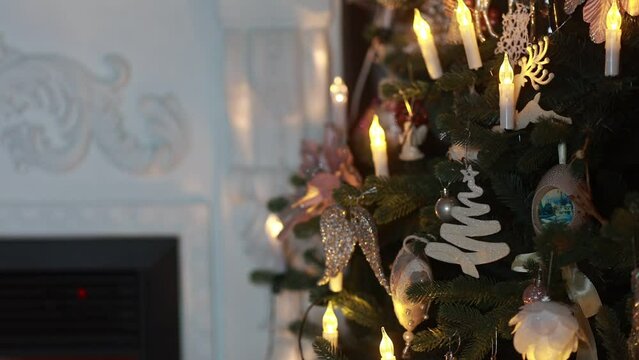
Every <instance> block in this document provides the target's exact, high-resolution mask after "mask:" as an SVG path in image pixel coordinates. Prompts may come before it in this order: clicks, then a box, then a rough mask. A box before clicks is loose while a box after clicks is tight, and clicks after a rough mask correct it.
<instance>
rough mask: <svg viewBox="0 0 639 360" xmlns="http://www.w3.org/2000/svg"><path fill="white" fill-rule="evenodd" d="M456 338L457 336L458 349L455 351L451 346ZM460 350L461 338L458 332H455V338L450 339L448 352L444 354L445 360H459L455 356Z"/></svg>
mask: <svg viewBox="0 0 639 360" xmlns="http://www.w3.org/2000/svg"><path fill="white" fill-rule="evenodd" d="M455 336H457V348H456V349H455V351H453V350H452V347H451V344H452V342H453V338H454V337H455ZM460 348H461V336H460V335H459V333H458V332H457V330H455V332H454V333H453V336H451V337H450V338H448V352H446V354H444V360H457V357H456V356H455V354H457V353H458V352H459V349H460Z"/></svg>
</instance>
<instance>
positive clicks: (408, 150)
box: [399, 121, 428, 161]
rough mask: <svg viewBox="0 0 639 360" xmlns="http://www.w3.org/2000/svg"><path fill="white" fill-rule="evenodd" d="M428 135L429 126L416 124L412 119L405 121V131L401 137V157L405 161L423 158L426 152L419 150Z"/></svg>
mask: <svg viewBox="0 0 639 360" xmlns="http://www.w3.org/2000/svg"><path fill="white" fill-rule="evenodd" d="M427 135H428V126H426V125H419V126H415V124H413V122H412V121H406V122H405V123H404V133H403V134H402V136H401V138H400V140H401V143H402V150H401V152H400V153H399V158H400V159H401V160H403V161H414V160H419V159H421V158H423V157H424V153H422V152H421V150H419V146H420V145H421V144H423V143H424V140H426V136H427Z"/></svg>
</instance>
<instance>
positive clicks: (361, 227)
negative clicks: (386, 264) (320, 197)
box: [318, 205, 391, 294]
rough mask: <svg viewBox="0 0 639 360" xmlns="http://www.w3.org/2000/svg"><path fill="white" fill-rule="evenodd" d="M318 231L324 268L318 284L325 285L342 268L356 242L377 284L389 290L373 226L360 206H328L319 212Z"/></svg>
mask: <svg viewBox="0 0 639 360" xmlns="http://www.w3.org/2000/svg"><path fill="white" fill-rule="evenodd" d="M320 231H321V234H322V243H323V245H324V256H325V258H326V260H325V262H326V269H325V270H324V276H323V277H322V279H321V280H320V281H319V283H318V284H319V285H325V284H326V283H328V282H329V280H330V279H331V278H332V277H335V276H338V275H339V273H341V272H342V271H343V270H344V268H345V267H346V265H347V264H348V261H349V260H350V259H351V255H352V254H353V251H354V250H355V245H356V244H359V246H360V247H361V248H362V252H363V253H364V256H366V260H367V261H368V263H369V265H370V266H371V269H372V270H373V272H374V273H375V277H377V280H378V281H379V283H380V285H381V286H382V287H383V288H384V289H385V290H386V292H387V293H388V294H390V293H391V291H390V286H389V285H388V280H387V279H386V276H385V275H384V270H383V269H382V260H381V257H380V255H379V244H378V241H377V226H375V220H373V217H372V216H371V214H370V213H369V212H368V211H367V210H366V209H364V208H363V207H361V206H354V207H352V208H350V209H348V210H347V209H345V208H344V207H342V206H340V205H333V206H330V207H329V208H327V209H326V210H325V211H324V212H323V213H322V216H321V218H320Z"/></svg>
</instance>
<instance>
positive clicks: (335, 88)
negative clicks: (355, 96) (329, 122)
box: [328, 76, 348, 140]
mask: <svg viewBox="0 0 639 360" xmlns="http://www.w3.org/2000/svg"><path fill="white" fill-rule="evenodd" d="M328 90H329V92H330V93H331V103H332V107H331V109H332V111H333V124H335V127H336V128H337V129H338V130H339V132H340V133H341V135H342V137H343V138H344V140H345V139H346V136H345V134H346V130H347V125H348V124H347V120H346V111H347V108H346V105H347V103H348V86H346V84H345V83H344V80H342V78H341V77H339V76H336V77H335V79H333V83H332V84H331V86H330V87H329V88H328Z"/></svg>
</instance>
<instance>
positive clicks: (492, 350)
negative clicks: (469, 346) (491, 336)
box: [490, 328, 499, 360]
mask: <svg viewBox="0 0 639 360" xmlns="http://www.w3.org/2000/svg"><path fill="white" fill-rule="evenodd" d="M498 336H499V334H498V333H497V328H495V341H494V342H491V344H490V360H497V345H498V340H499V338H498Z"/></svg>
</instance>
